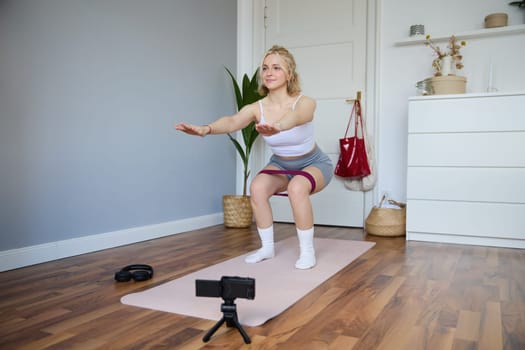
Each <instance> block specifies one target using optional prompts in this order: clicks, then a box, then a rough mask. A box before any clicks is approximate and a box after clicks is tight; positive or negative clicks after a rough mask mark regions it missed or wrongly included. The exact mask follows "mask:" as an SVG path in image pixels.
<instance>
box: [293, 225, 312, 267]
mask: <svg viewBox="0 0 525 350" xmlns="http://www.w3.org/2000/svg"><path fill="white" fill-rule="evenodd" d="M297 237H298V238H299V248H300V250H301V253H300V255H299V260H297V262H296V263H295V267H296V268H298V269H301V270H306V269H310V268H312V267H314V266H315V262H316V261H315V250H314V228H313V227H312V228H310V229H308V230H299V229H297Z"/></svg>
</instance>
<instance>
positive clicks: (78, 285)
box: [0, 224, 525, 350]
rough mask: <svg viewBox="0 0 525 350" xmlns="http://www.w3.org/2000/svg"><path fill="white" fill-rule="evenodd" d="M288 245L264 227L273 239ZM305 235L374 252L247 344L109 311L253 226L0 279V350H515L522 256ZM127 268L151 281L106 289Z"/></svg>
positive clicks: (523, 327) (248, 240) (176, 322)
mask: <svg viewBox="0 0 525 350" xmlns="http://www.w3.org/2000/svg"><path fill="white" fill-rule="evenodd" d="M292 235H294V227H293V226H291V225H289V224H277V225H276V240H282V239H284V238H287V237H289V236H292ZM316 235H317V236H319V237H327V238H338V239H350V240H370V241H374V242H376V243H377V244H376V245H375V246H374V248H372V249H371V250H369V251H368V252H367V253H366V254H364V255H362V256H361V257H360V258H358V259H357V260H355V261H354V262H353V263H351V264H350V265H348V266H347V267H345V268H344V269H343V270H341V271H340V272H339V273H337V274H336V275H334V276H333V277H332V278H330V279H329V280H328V281H326V282H325V283H324V284H322V285H321V286H319V287H318V288H316V289H314V290H313V291H312V292H311V293H310V294H308V295H307V296H306V297H304V298H303V299H301V300H300V301H299V302H298V303H296V304H295V305H293V306H292V307H291V308H289V309H288V310H286V311H285V312H284V313H282V314H281V315H279V316H277V317H276V318H275V319H273V320H270V321H268V322H267V323H266V324H264V325H263V326H260V327H246V328H245V329H246V331H247V333H248V334H249V336H250V337H251V339H252V344H251V345H245V344H244V342H243V340H242V338H241V336H240V335H239V333H238V332H237V331H236V330H235V329H233V328H228V327H226V326H223V327H221V329H219V331H218V332H217V333H216V334H215V336H214V337H213V338H212V339H211V341H210V342H208V343H204V342H202V337H203V335H204V334H205V332H206V331H207V330H208V329H209V328H211V327H212V326H213V325H214V324H215V320H213V321H212V320H202V319H197V318H192V317H185V316H180V315H176V314H169V313H164V312H159V311H151V310H146V309H141V308H136V307H132V306H126V305H123V304H121V303H120V301H119V300H120V297H122V296H123V295H125V294H128V293H130V292H135V291H140V290H143V289H147V288H151V287H153V286H156V285H159V284H162V283H165V282H168V281H170V280H173V279H175V278H177V277H180V276H183V275H185V274H187V273H189V272H192V271H195V270H198V269H201V268H203V267H205V266H208V265H212V264H215V263H217V262H220V261H223V260H226V259H229V258H232V257H235V256H238V255H240V254H244V253H246V252H248V251H250V250H253V249H255V248H257V247H258V238H257V235H256V233H255V231H254V229H253V228H252V229H225V228H224V227H223V226H214V227H210V228H206V229H203V230H198V231H193V232H189V233H184V234H178V235H174V236H171V237H166V238H162V239H157V240H154V241H148V242H143V243H138V244H133V245H129V246H125V247H120V248H115V249H110V250H105V251H101V252H96V253H91V254H86V255H82V256H77V257H73V258H68V259H63V260H59V261H55V262H49V263H45V264H40V265H36V266H32V267H27V268H22V269H17V270H13V271H7V272H3V273H0V286H1V287H0V349H4V350H5V349H17V350H19V349H250V348H251V349H286V350H288V349H301V350H305V349H337V350H340V349H389V350H390V349H394V350H397V349H410V350H411V349H416V350H417V349H439V350H446V349H487V350H497V349H516V350H518V349H519V350H523V349H525V250H518V249H502V248H488V247H476V246H460V245H444V244H432V243H421V242H405V240H404V238H382V237H374V236H367V237H364V235H363V233H362V231H361V230H357V229H347V228H338V227H317V228H316ZM131 263H146V264H150V265H153V266H154V268H155V276H154V278H153V279H152V280H150V281H147V282H138V283H137V282H129V283H115V282H114V281H113V275H114V273H115V271H116V270H118V269H120V268H121V267H123V266H125V265H128V264H131ZM173 297H174V298H176V297H177V296H176V295H174V296H173ZM275 297H276V298H278V297H279V291H278V289H276V291H275ZM220 301H221V300H220V299H218V301H217V302H218V307H219V304H220ZM239 312H241V310H239Z"/></svg>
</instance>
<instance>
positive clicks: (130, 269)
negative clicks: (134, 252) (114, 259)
mask: <svg viewBox="0 0 525 350" xmlns="http://www.w3.org/2000/svg"><path fill="white" fill-rule="evenodd" d="M151 277H153V267H151V266H149V265H144V264H138V265H128V266H126V267H123V268H122V269H121V270H120V271H118V272H115V281H117V282H128V281H131V279H133V280H134V281H137V282H141V281H147V280H149V279H150V278H151Z"/></svg>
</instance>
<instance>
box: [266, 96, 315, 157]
mask: <svg viewBox="0 0 525 350" xmlns="http://www.w3.org/2000/svg"><path fill="white" fill-rule="evenodd" d="M301 96H302V95H299V97H297V99H296V100H295V101H294V103H293V105H292V111H293V110H294V109H295V105H296V104H297V101H299V99H300V98H301ZM259 108H260V110H261V120H260V123H261V124H264V123H265V121H264V113H263V105H262V101H261V100H259ZM263 138H264V140H265V141H266V144H267V145H268V146H269V147H270V149H271V150H272V153H273V154H275V155H277V156H282V157H297V156H302V155H303V154H306V153H308V152H309V151H311V150H312V148H314V144H315V141H314V124H313V122H311V121H310V122H308V123H306V124H302V125H299V126H296V127H293V128H291V129H290V130H284V131H281V132H280V133H277V134H275V135H272V136H263Z"/></svg>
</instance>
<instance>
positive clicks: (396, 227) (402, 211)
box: [365, 196, 406, 237]
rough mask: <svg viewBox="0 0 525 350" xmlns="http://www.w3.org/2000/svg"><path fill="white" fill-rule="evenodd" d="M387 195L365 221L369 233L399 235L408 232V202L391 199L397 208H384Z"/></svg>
mask: <svg viewBox="0 0 525 350" xmlns="http://www.w3.org/2000/svg"><path fill="white" fill-rule="evenodd" d="M384 200H385V196H383V198H381V201H380V202H379V206H377V207H373V208H372V210H371V211H370V214H368V217H367V218H366V221H365V230H366V232H367V233H369V234H371V235H376V236H388V237H397V236H404V235H405V234H406V204H405V203H400V202H396V201H394V200H389V201H388V203H390V204H392V205H395V206H397V207H398V208H399V209H397V208H382V205H383V202H384Z"/></svg>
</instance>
